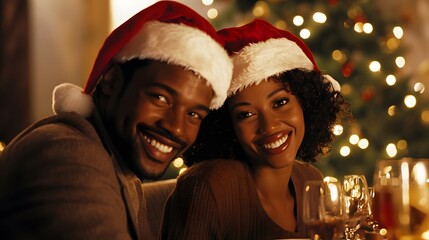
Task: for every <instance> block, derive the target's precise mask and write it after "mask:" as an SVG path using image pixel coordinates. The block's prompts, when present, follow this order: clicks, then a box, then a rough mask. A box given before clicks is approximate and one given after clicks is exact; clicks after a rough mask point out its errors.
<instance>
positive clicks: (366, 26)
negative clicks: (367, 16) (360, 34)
mask: <svg viewBox="0 0 429 240" xmlns="http://www.w3.org/2000/svg"><path fill="white" fill-rule="evenodd" d="M372 30H373V27H372V24H371V23H365V24H364V25H363V31H364V32H365V33H366V34H370V33H372Z"/></svg>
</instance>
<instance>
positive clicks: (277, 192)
mask: <svg viewBox="0 0 429 240" xmlns="http://www.w3.org/2000/svg"><path fill="white" fill-rule="evenodd" d="M291 173H292V166H290V167H288V168H283V169H273V168H266V167H264V168H256V169H253V177H254V179H255V184H256V191H257V193H258V197H259V201H260V202H261V205H262V207H263V208H264V210H265V212H266V213H267V215H268V216H269V217H270V218H271V220H272V221H273V222H275V223H276V224H277V225H279V226H280V227H282V228H283V229H285V230H288V231H290V232H295V230H296V216H295V199H294V193H292V192H291V189H290V188H289V186H290V184H289V181H290V177H291Z"/></svg>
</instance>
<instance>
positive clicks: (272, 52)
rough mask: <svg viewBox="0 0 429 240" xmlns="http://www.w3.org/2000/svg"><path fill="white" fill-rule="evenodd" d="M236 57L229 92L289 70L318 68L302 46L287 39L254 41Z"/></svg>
mask: <svg viewBox="0 0 429 240" xmlns="http://www.w3.org/2000/svg"><path fill="white" fill-rule="evenodd" d="M232 60H233V63H234V73H233V76H232V79H233V80H232V82H231V86H230V88H229V90H228V95H233V94H235V93H236V92H237V91H241V90H243V89H244V88H246V87H248V86H250V85H252V84H258V83H259V82H261V81H262V80H264V79H267V78H269V77H271V76H275V75H278V74H280V73H282V72H284V71H287V70H292V69H295V68H303V69H308V70H313V68H314V66H313V63H312V62H311V60H310V59H309V58H308V57H307V56H306V55H305V53H304V52H303V51H302V49H301V48H300V47H299V46H298V45H297V44H296V43H295V42H293V41H290V40H288V39H285V38H272V39H269V40H267V41H265V42H259V43H254V44H250V45H248V46H246V47H244V48H243V49H241V50H240V51H239V52H238V53H236V54H235V55H234V56H233V57H232Z"/></svg>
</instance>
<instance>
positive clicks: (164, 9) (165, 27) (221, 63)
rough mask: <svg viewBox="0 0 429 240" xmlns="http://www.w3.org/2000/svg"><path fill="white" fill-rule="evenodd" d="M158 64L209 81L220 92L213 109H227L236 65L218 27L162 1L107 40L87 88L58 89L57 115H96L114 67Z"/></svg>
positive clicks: (137, 15) (139, 14)
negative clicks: (97, 98)
mask: <svg viewBox="0 0 429 240" xmlns="http://www.w3.org/2000/svg"><path fill="white" fill-rule="evenodd" d="M137 58H138V59H153V60H159V61H164V62H167V63H169V64H174V65H178V66H182V67H184V68H186V69H189V70H192V71H194V72H196V73H197V74H199V75H200V76H201V77H203V78H204V79H206V80H207V81H208V83H209V84H210V86H211V87H212V88H213V91H214V93H215V96H214V98H213V99H212V102H211V104H210V108H211V109H217V108H219V107H220V106H222V104H223V102H224V101H225V99H226V92H227V89H228V87H229V85H230V81H231V76H232V63H231V60H230V58H229V56H228V54H227V52H226V51H225V50H224V49H223V41H222V40H221V39H220V38H219V37H218V36H217V34H216V30H215V29H214V28H213V26H212V25H211V24H210V23H209V22H208V21H207V20H206V19H204V18H203V17H202V16H200V15H199V14H198V13H197V12H195V11H194V10H192V9H190V8H189V7H187V6H185V5H183V4H180V3H178V2H173V1H160V2H157V3H155V4H153V5H152V6H150V7H148V8H146V9H143V10H142V11H140V12H139V13H137V14H136V15H134V16H133V17H131V18H130V19H129V20H128V21H126V22H125V23H123V24H122V25H120V26H119V27H118V28H116V29H115V30H114V31H113V32H112V33H111V34H110V35H109V36H108V37H107V39H106V40H105V42H104V45H103V46H102V48H101V49H100V52H99V54H98V56H97V58H96V60H95V63H94V66H93V69H92V72H91V74H90V76H89V79H88V81H87V83H86V86H85V89H84V90H82V89H81V88H80V87H78V86H75V85H73V84H67V83H66V84H61V85H59V86H57V87H56V88H55V89H54V93H53V104H52V107H53V110H54V113H56V114H58V113H61V112H70V111H74V112H77V113H79V114H81V115H82V116H84V117H89V116H90V115H91V114H92V112H93V107H94V105H93V102H92V97H91V95H90V94H91V93H92V91H93V90H94V89H95V87H96V85H97V82H98V81H99V79H100V77H101V76H102V74H103V73H104V72H105V71H106V69H107V68H108V67H109V65H110V64H111V63H112V62H126V61H129V60H132V59H137Z"/></svg>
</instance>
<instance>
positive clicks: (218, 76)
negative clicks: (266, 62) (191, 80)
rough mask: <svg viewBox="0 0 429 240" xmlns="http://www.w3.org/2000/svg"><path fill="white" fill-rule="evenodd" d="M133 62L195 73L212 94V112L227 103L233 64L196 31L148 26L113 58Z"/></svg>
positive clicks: (155, 23)
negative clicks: (162, 64) (151, 62)
mask: <svg viewBox="0 0 429 240" xmlns="http://www.w3.org/2000/svg"><path fill="white" fill-rule="evenodd" d="M133 58H140V59H146V58H149V59H154V60H159V61H165V62H168V63H171V64H175V65H179V66H183V67H185V68H186V69H189V70H192V71H194V72H196V73H197V74H199V75H200V76H202V77H203V78H205V79H206V80H207V81H208V83H209V84H210V85H211V87H212V88H213V90H214V93H215V96H214V98H213V99H212V102H211V104H210V108H211V109H217V108H219V107H220V106H222V104H223V103H224V101H225V99H226V91H227V89H228V87H229V85H230V82H231V76H232V62H231V60H230V58H229V56H228V54H227V52H226V51H225V50H224V49H223V47H222V46H221V45H220V44H219V43H218V42H216V41H215V40H214V39H213V38H212V37H211V36H209V35H208V34H207V33H205V32H203V31H201V30H199V29H197V28H193V27H190V26H187V25H184V24H172V23H164V22H159V21H150V22H147V23H145V24H144V26H143V27H142V28H141V30H140V32H139V33H137V34H136V36H135V37H134V38H133V39H131V40H130V42H129V43H127V45H126V46H125V47H124V48H123V49H122V50H121V51H120V52H119V53H118V54H117V55H116V56H115V59H116V60H118V61H121V62H125V61H128V60H131V59H133Z"/></svg>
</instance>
